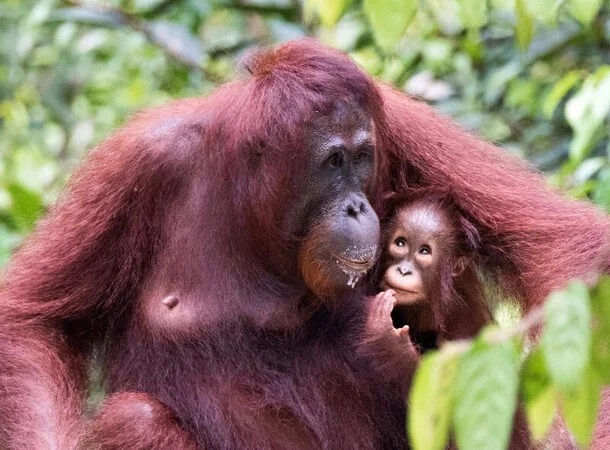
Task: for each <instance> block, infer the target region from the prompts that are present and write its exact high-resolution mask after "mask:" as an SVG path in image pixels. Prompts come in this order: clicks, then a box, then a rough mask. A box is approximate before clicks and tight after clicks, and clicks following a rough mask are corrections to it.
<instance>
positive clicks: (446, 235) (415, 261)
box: [365, 193, 492, 384]
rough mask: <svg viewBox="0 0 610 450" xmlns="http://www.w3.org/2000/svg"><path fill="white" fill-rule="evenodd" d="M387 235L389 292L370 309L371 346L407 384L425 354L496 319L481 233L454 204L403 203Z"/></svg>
mask: <svg viewBox="0 0 610 450" xmlns="http://www.w3.org/2000/svg"><path fill="white" fill-rule="evenodd" d="M383 228H384V229H385V232H384V236H383V240H384V246H383V247H382V248H383V253H382V258H381V262H380V265H379V269H380V275H379V278H380V280H379V286H380V287H381V288H382V289H384V291H382V292H380V293H379V294H377V295H376V296H375V298H374V299H373V300H372V302H371V305H370V310H369V316H368V319H367V321H366V325H365V326H366V330H365V336H366V344H367V346H368V348H369V349H371V348H372V349H374V350H373V351H376V352H377V353H378V356H380V358H379V362H380V363H381V364H383V365H384V366H386V365H387V367H386V368H385V369H384V370H386V371H387V370H389V371H390V372H394V371H396V372H397V371H400V370H403V372H402V382H404V381H405V375H407V377H406V378H407V384H408V378H410V374H412V370H410V369H412V368H413V367H412V366H414V365H415V364H416V362H417V360H418V357H419V354H420V353H422V352H424V351H426V350H429V349H433V348H437V347H438V344H439V343H440V342H442V341H445V340H452V339H460V338H470V337H473V336H474V335H476V334H477V333H478V332H479V330H480V329H481V328H482V327H483V326H484V325H486V324H488V323H490V322H491V321H492V316H491V312H490V310H489V308H488V307H487V305H486V303H485V298H484V290H483V286H482V283H481V281H480V280H479V278H478V276H477V273H476V268H475V263H476V260H477V258H476V255H477V253H476V248H477V241H478V233H477V231H476V228H475V227H474V226H472V225H471V224H470V223H469V222H468V221H467V220H466V218H464V217H463V216H462V215H461V214H460V213H459V211H458V210H457V209H456V208H455V206H453V204H452V203H451V201H450V199H449V198H448V197H446V196H443V195H435V194H434V193H424V194H420V195H419V196H417V198H416V199H415V200H410V201H408V202H406V203H405V202H402V203H398V206H397V207H396V208H395V213H394V215H393V216H392V218H391V219H390V221H389V222H388V223H386V225H385V226H384V227H383ZM387 358H390V359H392V358H394V360H393V362H390V361H388V360H387ZM384 360H385V361H384ZM400 361H402V362H400ZM393 366H394V367H393ZM396 376H397V380H398V378H400V376H399V374H398V373H396Z"/></svg>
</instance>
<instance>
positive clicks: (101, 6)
mask: <svg viewBox="0 0 610 450" xmlns="http://www.w3.org/2000/svg"><path fill="white" fill-rule="evenodd" d="M306 35H313V36H317V37H318V38H320V39H321V40H323V41H324V42H327V43H329V44H330V45H333V46H335V47H337V48H339V49H341V50H344V51H346V52H348V53H349V54H350V55H351V56H352V57H353V58H354V59H355V60H356V61H357V62H358V63H359V64H361V65H362V66H363V67H364V68H365V69H366V70H367V71H369V72H370V73H372V74H373V75H375V76H378V77H380V78H382V79H384V80H386V81H388V82H390V83H393V84H395V85H397V86H399V87H401V88H403V89H405V90H406V91H408V92H410V93H412V94H414V95H417V96H420V97H422V98H423V99H425V100H427V101H429V102H431V103H434V104H435V106H436V107H437V108H438V109H439V110H441V111H443V112H444V113H446V114H449V115H451V116H453V117H455V119H456V120H457V121H459V122H460V123H461V124H462V125H463V126H465V127H467V128H469V129H472V130H475V131H476V132H478V133H480V134H482V135H483V136H485V137H486V138H488V139H491V140H493V141H495V142H497V143H499V144H501V145H502V146H504V147H505V148H506V149H507V151H511V152H515V153H518V154H521V155H523V156H525V157H527V158H529V159H530V160H531V161H532V162H533V163H534V164H535V165H537V166H538V167H540V168H541V169H543V170H545V171H547V172H548V173H549V179H550V181H551V182H552V183H553V184H555V185H556V186H559V187H561V188H563V189H566V190H567V191H568V192H569V194H571V195H574V196H578V197H589V198H591V199H592V200H593V201H595V202H597V203H599V204H601V205H602V206H603V207H608V206H609V205H610V164H609V163H608V152H609V151H610V147H609V143H608V136H609V134H610V125H609V120H608V112H609V109H610V2H608V1H605V2H604V1H603V0H586V1H585V0H574V1H571V0H563V1H561V0H527V1H526V0H514V1H512V0H492V1H490V2H484V1H483V2H481V1H479V0H427V1H417V0H391V1H388V0H386V1H381V0H363V1H355V0H337V1H323V0H306V1H305V2H301V1H297V0H233V1H231V0H216V1H205V0H203V1H202V0H124V1H120V0H113V1H97V2H89V1H59V0H35V1H31V0H25V1H24V0H2V2H1V3H0V36H1V37H2V39H0V55H1V57H0V265H1V264H2V263H3V262H4V261H6V259H7V258H8V256H9V255H10V253H11V252H12V251H13V249H14V248H15V246H16V245H18V243H19V242H20V240H21V239H22V238H23V236H24V235H25V234H27V232H28V231H29V230H31V228H32V225H33V223H34V222H35V220H36V219H37V218H38V217H39V215H40V214H41V213H42V212H43V210H44V208H45V207H47V206H48V205H49V204H51V203H52V202H53V201H54V200H55V199H56V198H57V195H58V192H59V191H60V190H61V187H62V186H63V185H64V184H65V182H66V179H67V177H68V176H69V174H70V173H71V171H72V170H73V169H74V167H75V166H76V165H77V164H78V162H79V161H80V160H81V158H82V156H83V154H84V153H85V152H86V151H87V149H89V148H91V147H92V146H94V145H95V144H96V143H97V142H99V141H100V139H102V138H103V137H104V136H106V135H107V134H108V133H109V132H110V131H111V130H112V129H114V128H116V127H117V126H119V125H120V124H121V123H122V122H123V121H124V120H125V118H126V117H127V116H129V114H131V113H133V112H134V111H136V110H138V109H140V108H142V107H145V106H152V105H156V104H160V103H163V102H166V101H168V100H169V99H172V98H179V97H185V96H195V95H203V94H205V93H206V92H209V91H210V90H211V89H213V88H214V86H216V85H217V84H219V83H221V82H223V81H225V80H227V79H230V78H231V77H232V76H233V72H234V70H235V69H234V67H235V66H234V61H235V59H236V58H239V57H240V55H241V54H242V53H243V52H245V51H247V50H248V49H249V48H251V47H252V46H257V45H265V44H271V43H275V42H281V41H284V40H288V39H293V38H298V37H301V36H306Z"/></svg>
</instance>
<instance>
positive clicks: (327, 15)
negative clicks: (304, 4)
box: [310, 0, 352, 27]
mask: <svg viewBox="0 0 610 450" xmlns="http://www.w3.org/2000/svg"><path fill="white" fill-rule="evenodd" d="M310 3H313V4H314V5H315V6H314V8H315V9H316V11H317V13H318V16H319V17H320V22H321V23H322V25H323V26H325V27H331V26H333V25H334V24H336V23H337V22H338V20H339V19H340V18H341V16H343V14H344V13H345V11H346V10H347V8H348V7H349V6H350V5H351V3H352V0H333V1H332V2H329V1H326V0H313V1H312V0H310Z"/></svg>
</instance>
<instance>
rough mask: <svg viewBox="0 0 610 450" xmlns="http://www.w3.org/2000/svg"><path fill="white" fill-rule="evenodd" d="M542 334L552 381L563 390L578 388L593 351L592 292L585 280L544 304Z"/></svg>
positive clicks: (555, 295) (558, 293)
mask: <svg viewBox="0 0 610 450" xmlns="http://www.w3.org/2000/svg"><path fill="white" fill-rule="evenodd" d="M545 318H546V324H545V327H544V331H543V334H542V349H543V351H544V358H545V361H546V364H547V368H548V370H549V374H550V376H551V378H552V379H553V381H554V382H555V383H556V384H557V386H558V387H559V389H560V390H561V391H562V392H569V391H571V390H573V389H576V388H577V387H578V386H579V383H580V381H581V379H582V376H583V373H584V371H585V369H586V367H587V365H588V363H589V360H590V354H591V311H590V305H589V291H588V289H587V286H586V285H585V284H584V283H583V282H582V281H573V282H571V283H570V284H569V285H568V286H567V288H566V289H564V290H562V291H557V292H554V293H552V294H551V295H550V296H549V298H548V300H547V302H546V305H545Z"/></svg>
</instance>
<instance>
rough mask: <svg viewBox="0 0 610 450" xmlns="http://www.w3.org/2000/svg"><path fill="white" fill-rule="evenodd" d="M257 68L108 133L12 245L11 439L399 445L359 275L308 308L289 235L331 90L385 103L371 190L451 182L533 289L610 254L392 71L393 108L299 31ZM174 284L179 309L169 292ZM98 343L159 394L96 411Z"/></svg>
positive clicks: (580, 210)
mask: <svg viewBox="0 0 610 450" xmlns="http://www.w3.org/2000/svg"><path fill="white" fill-rule="evenodd" d="M249 70H250V71H251V72H252V73H253V74H254V75H253V77H251V78H247V79H244V80H239V81H236V82H234V83H230V84H227V85H225V86H223V87H221V88H220V89H219V90H218V91H217V92H216V93H215V94H213V95H212V96H210V97H208V98H205V99H191V100H183V101H179V102H175V103H172V104H170V105H167V106H165V107H162V108H158V109H154V110H150V111H146V112H144V113H142V114H140V115H139V116H137V117H136V118H135V119H134V120H132V121H131V122H130V123H129V124H128V125H126V126H125V127H124V128H123V129H121V130H119V131H118V132H116V133H115V134H114V135H113V136H111V137H110V138H109V139H107V140H106V141H105V142H104V143H102V144H101V145H100V146H99V147H98V148H97V149H96V150H94V151H92V152H91V154H90V155H89V157H88V159H87V161H86V162H85V164H84V165H83V166H82V168H81V169H80V170H79V171H78V173H77V174H76V175H75V176H74V178H73V180H72V182H71V184H70V187H69V188H68V190H67V192H66V194H65V195H64V196H63V198H62V199H61V201H60V202H59V203H58V204H57V205H56V206H55V207H54V208H53V209H52V210H51V211H50V212H49V214H48V215H47V217H46V218H45V219H44V220H42V221H41V223H40V224H39V226H38V227H37V230H36V231H35V232H34V233H33V235H32V236H31V237H30V239H29V240H28V242H27V243H26V244H24V246H23V247H22V248H21V249H20V251H19V252H17V254H16V255H15V256H14V258H13V259H12V261H11V263H10V265H9V267H8V271H7V273H6V277H5V278H4V281H3V286H2V290H1V292H0V305H1V307H2V308H1V310H2V314H1V315H0V418H1V419H0V442H1V443H2V446H3V447H6V448H10V449H35V448H36V449H62V450H64V449H72V448H75V447H77V445H78V441H79V440H80V439H82V438H83V435H85V438H86V439H89V441H88V442H91V441H90V440H91V439H93V440H94V439H95V436H96V435H98V436H107V435H111V434H114V435H115V436H116V441H115V442H117V443H121V442H123V443H129V446H130V448H134V449H135V448H151V447H153V446H154V445H156V444H158V441H156V439H157V438H158V437H159V436H170V435H172V433H176V439H177V440H178V441H177V442H179V444H176V445H182V444H180V443H181V442H183V440H184V439H185V437H184V435H182V434H181V432H180V431H179V430H185V433H187V435H188V436H190V437H192V438H193V442H196V443H197V444H198V445H199V446H200V447H203V448H231V447H233V448H278V447H284V448H311V447H324V448H345V447H348V448H367V449H368V448H384V447H385V448H399V447H401V446H402V445H404V439H405V437H404V414H405V411H404V406H403V401H402V398H401V394H400V390H399V389H397V388H396V386H395V385H394V384H393V383H384V380H383V377H380V376H379V373H376V372H375V371H374V370H371V365H372V363H371V361H369V359H368V358H367V357H366V355H365V356H357V355H356V352H355V351H354V350H355V349H354V346H355V343H356V342H357V340H358V339H357V337H355V334H356V333H357V330H358V329H359V328H361V327H362V321H363V316H364V305H363V301H364V298H365V297H364V295H363V294H362V292H361V291H359V290H358V289H356V290H354V291H351V292H348V293H347V294H345V296H344V298H338V299H336V301H334V302H333V305H332V307H331V306H329V307H325V306H320V305H321V304H322V305H324V303H323V302H321V301H320V299H316V298H315V294H313V293H312V292H311V291H309V290H308V289H307V288H306V286H305V283H304V282H303V279H302V277H301V275H300V274H299V273H298V260H297V259H298V258H297V257H296V251H297V247H298V240H297V239H295V237H294V236H289V235H286V234H285V233H282V231H281V230H282V228H281V224H282V223H283V221H284V220H285V219H286V214H287V213H290V206H291V202H290V200H291V198H293V196H294V195H295V192H294V184H293V183H292V181H293V180H294V179H295V177H297V178H298V176H299V175H300V174H302V167H303V166H304V165H305V162H306V161H305V160H304V159H305V152H304V151H303V148H302V142H303V139H302V138H303V129H304V128H305V127H307V124H308V121H309V119H310V117H311V115H312V114H313V112H314V111H325V110H327V109H328V108H330V107H331V105H332V103H333V102H334V101H335V100H343V99H346V98H347V99H352V100H355V101H356V102H357V103H359V104H360V105H361V107H362V108H363V109H365V110H367V111H368V113H369V114H371V115H372V117H373V118H374V120H375V125H376V129H377V131H378V136H377V149H376V152H377V164H378V170H377V180H378V182H377V183H376V185H375V186H372V187H371V189H372V190H371V195H372V199H373V200H374V201H375V205H374V206H376V208H377V210H378V211H384V208H385V202H384V197H385V195H386V194H388V193H389V192H391V191H401V190H402V189H404V188H407V187H412V186H427V185H433V186H435V185H440V186H448V187H449V188H451V190H452V192H453V193H454V194H455V197H456V199H457V203H458V204H459V206H460V208H461V209H462V210H463V211H465V212H466V213H467V214H468V217H469V220H471V221H472V222H473V223H474V224H475V225H476V227H477V228H478V229H479V230H480V233H481V237H482V248H483V249H484V251H485V257H486V259H485V261H484V263H485V264H488V265H489V266H490V267H491V268H495V269H497V270H498V271H503V273H504V274H506V275H504V276H503V277H502V279H503V281H504V285H505V286H507V287H509V288H511V289H512V290H513V291H514V292H515V293H517V294H519V295H520V296H521V297H522V298H523V302H524V304H526V305H528V306H531V305H533V304H536V303H539V302H540V301H542V299H543V298H544V296H545V295H546V293H547V292H548V291H549V290H550V289H552V288H555V287H558V286H560V285H562V284H563V283H564V282H565V281H566V279H567V278H569V277H573V276H590V275H591V274H592V273H593V272H594V271H595V270H596V269H597V268H598V267H599V266H600V265H601V264H606V265H607V247H606V246H607V242H606V241H607V234H608V224H607V219H606V218H605V217H603V216H601V215H600V214H598V213H597V212H596V211H595V210H594V209H593V208H591V207H590V206H588V205H586V204H582V203H576V202H572V201H569V200H566V199H564V198H563V197H561V196H559V195H558V194H555V193H552V192H551V191H549V190H548V189H547V188H546V187H545V186H544V183H543V180H542V178H541V177H540V176H539V175H535V174H532V173H530V171H529V170H528V169H526V168H525V167H524V166H523V164H522V163H521V162H519V161H516V160H515V159H514V158H511V157H509V156H507V155H505V153H503V152H501V151H500V150H498V149H496V148H494V147H492V146H491V145H489V144H486V143H483V142H481V141H480V140H477V139H475V138H472V137H470V136H468V135H467V134H465V133H464V132H462V131H461V130H459V129H458V128H456V127H455V126H454V125H452V124H451V123H450V122H449V121H448V120H445V119H442V118H439V117H438V116H436V115H435V114H434V113H433V112H432V110H431V109H429V108H428V107H426V106H425V105H422V104H420V103H417V102H414V101H412V100H410V99H408V98H406V97H405V96H403V95H402V94H399V93H397V92H394V91H392V90H390V89H389V88H386V87H382V88H381V93H382V97H383V99H384V101H385V106H384V113H385V116H386V117H385V119H384V118H383V115H384V114H383V113H380V112H379V107H380V104H379V101H378V99H377V95H376V92H375V89H374V86H373V85H372V84H371V82H370V80H369V79H368V78H367V77H366V76H364V75H363V74H362V73H361V72H360V71H358V70H357V69H356V68H355V66H354V65H353V64H352V63H351V62H349V61H348V60H347V59H346V58H345V57H344V56H341V55H339V54H338V53H336V52H334V51H331V50H329V49H326V48H324V47H322V46H320V45H318V44H315V43H313V42H311V41H301V42H295V43H290V44H287V45H285V46H282V47H279V49H278V50H277V51H275V52H272V53H268V54H267V55H266V56H263V57H261V58H260V59H259V60H258V61H255V62H254V63H252V65H251V66H250V67H249ZM261 155H266V157H265V158H261V157H260V156H261ZM168 294H169V295H176V296H177V297H178V298H179V301H180V308H176V309H170V310H168V309H167V308H166V306H165V305H164V304H163V303H162V302H161V300H162V299H163V298H164V297H165V296H166V295H168ZM93 357H94V358H93ZM92 360H94V361H95V364H96V365H98V366H100V367H101V368H102V369H103V370H102V373H103V375H104V380H105V383H106V387H107V390H108V392H109V393H120V392H126V391H130V392H134V393H138V392H139V393H146V394H148V395H150V396H151V397H150V398H148V397H146V396H144V397H136V398H134V397H130V396H128V395H126V394H115V395H114V396H111V397H110V399H109V400H108V401H107V403H106V404H105V406H104V407H103V408H102V411H101V413H100V414H99V415H98V416H97V419H95V421H94V422H93V426H92V427H90V428H88V427H87V425H86V420H85V419H84V418H83V412H82V411H83V409H84V402H85V398H86V396H87V392H86V385H87V374H88V368H89V367H90V365H91V361H92ZM138 395H139V394H138ZM147 399H148V400H147ZM147 402H149V403H148V404H147ZM161 402H162V403H161ZM142 403H144V404H142ZM164 406H166V407H167V408H168V409H167V410H165V409H163V407H164ZM138 407H141V408H143V409H144V410H145V411H148V412H152V413H153V417H152V418H151V421H150V422H149V423H150V424H160V426H161V427H162V428H163V429H161V430H160V431H159V432H158V433H152V432H151V433H147V432H142V427H143V426H144V427H146V426H148V425H147V424H146V423H145V424H144V425H142V424H141V423H140V421H141V420H144V419H142V417H141V415H140V416H138V415H137V414H136V415H135V416H132V415H131V413H130V414H129V415H127V414H125V411H130V410H133V408H136V410H137V408H138ZM130 418H131V420H130ZM131 422H137V423H131ZM134 439H135V440H136V442H135V443H134V442H133V440H134ZM98 444H100V443H99V442H98ZM103 444H104V445H106V444H107V443H103ZM100 445H101V444H100ZM109 445H111V444H109ZM168 445H169V444H168ZM184 445H185V446H187V444H184ZM188 445H190V444H188Z"/></svg>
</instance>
